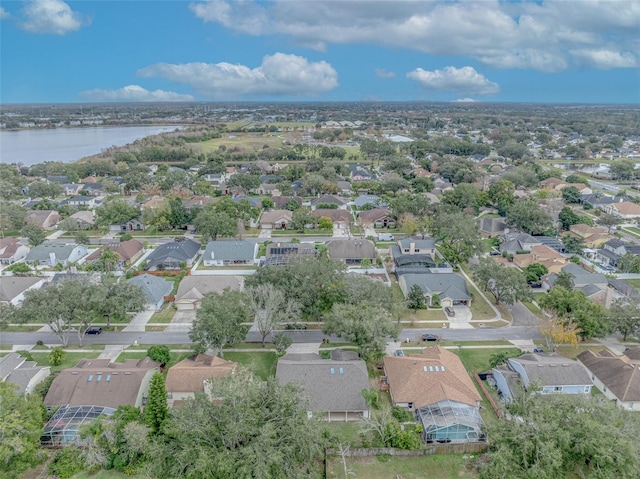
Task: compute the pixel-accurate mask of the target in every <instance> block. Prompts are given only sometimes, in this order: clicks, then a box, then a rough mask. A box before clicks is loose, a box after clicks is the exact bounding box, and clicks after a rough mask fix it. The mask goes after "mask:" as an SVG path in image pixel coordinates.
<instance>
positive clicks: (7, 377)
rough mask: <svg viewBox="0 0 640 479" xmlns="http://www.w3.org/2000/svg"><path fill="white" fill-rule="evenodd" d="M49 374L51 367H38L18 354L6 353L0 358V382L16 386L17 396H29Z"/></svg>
mask: <svg viewBox="0 0 640 479" xmlns="http://www.w3.org/2000/svg"><path fill="white" fill-rule="evenodd" d="M50 374H51V367H49V366H38V364H37V363H36V362H35V361H27V359H26V358H24V357H22V356H20V355H19V354H18V353H8V354H7V355H6V356H3V357H1V358H0V382H7V383H11V384H15V385H16V386H18V389H17V390H16V393H17V394H31V393H33V392H34V389H35V387H36V386H37V385H38V384H40V383H41V382H42V381H44V380H45V379H46V378H47V377H48V376H49V375H50Z"/></svg>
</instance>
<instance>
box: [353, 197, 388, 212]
mask: <svg viewBox="0 0 640 479" xmlns="http://www.w3.org/2000/svg"><path fill="white" fill-rule="evenodd" d="M381 203H382V198H380V197H379V196H377V195H360V196H358V197H356V198H355V199H354V200H353V204H354V206H355V207H356V209H357V210H358V211H360V210H362V208H364V207H365V206H367V205H368V206H371V207H373V208H378V207H380V206H383V205H381Z"/></svg>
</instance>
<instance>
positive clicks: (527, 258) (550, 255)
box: [513, 245, 569, 273]
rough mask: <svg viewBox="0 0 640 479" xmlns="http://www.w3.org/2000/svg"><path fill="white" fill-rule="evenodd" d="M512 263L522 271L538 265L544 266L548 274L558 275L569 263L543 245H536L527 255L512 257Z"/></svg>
mask: <svg viewBox="0 0 640 479" xmlns="http://www.w3.org/2000/svg"><path fill="white" fill-rule="evenodd" d="M513 263H514V264H515V265H516V266H518V267H520V268H523V269H524V268H526V267H527V266H529V265H532V264H534V263H538V264H541V265H543V266H545V267H546V268H547V271H548V272H549V273H559V272H560V270H562V268H563V267H565V266H566V265H567V264H568V263H569V261H568V260H567V258H566V257H564V256H563V255H561V254H560V253H558V252H557V251H556V250H554V249H553V248H549V247H548V246H545V245H536V246H532V247H531V251H530V252H529V253H522V254H516V255H515V256H514V257H513Z"/></svg>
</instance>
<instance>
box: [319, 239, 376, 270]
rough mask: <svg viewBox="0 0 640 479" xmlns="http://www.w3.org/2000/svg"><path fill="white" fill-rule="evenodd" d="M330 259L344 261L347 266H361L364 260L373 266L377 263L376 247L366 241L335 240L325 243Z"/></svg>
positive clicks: (371, 242)
mask: <svg viewBox="0 0 640 479" xmlns="http://www.w3.org/2000/svg"><path fill="white" fill-rule="evenodd" d="M325 246H326V247H327V252H328V254H329V258H331V259H333V260H337V261H342V262H343V263H345V264H346V265H347V266H353V265H359V264H361V263H362V260H363V259H365V258H366V259H369V260H370V261H371V264H375V261H376V245H375V244H374V243H373V241H370V240H366V239H364V240H363V239H334V240H329V241H327V242H326V243H325Z"/></svg>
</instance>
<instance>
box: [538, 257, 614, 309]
mask: <svg viewBox="0 0 640 479" xmlns="http://www.w3.org/2000/svg"><path fill="white" fill-rule="evenodd" d="M560 271H562V272H565V273H569V274H570V275H571V283H572V285H573V289H574V290H579V291H582V292H583V293H584V294H585V296H586V297H587V298H589V299H590V300H591V301H594V302H596V303H600V304H602V305H603V306H604V307H605V308H608V307H609V306H610V305H611V301H612V300H613V288H611V287H609V281H608V279H607V277H606V276H605V275H604V274H601V273H590V272H589V271H587V270H586V269H584V268H583V267H581V266H579V265H577V264H575V263H569V264H567V265H566V266H563V267H562V269H561V270H560ZM556 278H557V275H556V274H548V275H546V276H544V277H543V278H542V280H543V285H544V286H546V287H547V288H549V287H552V286H553V285H554V284H555V282H556Z"/></svg>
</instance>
